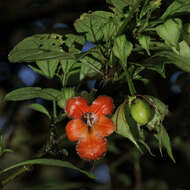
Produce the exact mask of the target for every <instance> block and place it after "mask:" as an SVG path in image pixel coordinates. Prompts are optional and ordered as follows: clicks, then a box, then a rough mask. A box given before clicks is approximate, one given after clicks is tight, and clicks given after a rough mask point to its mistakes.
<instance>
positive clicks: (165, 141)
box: [155, 125, 175, 163]
mask: <svg viewBox="0 0 190 190" xmlns="http://www.w3.org/2000/svg"><path fill="white" fill-rule="evenodd" d="M157 132H158V133H157V134H156V135H155V138H156V139H157V140H158V142H159V148H160V153H161V154H162V147H164V148H165V149H166V150H167V153H168V155H169V156H170V158H171V159H172V160H173V162H174V163H175V158H174V156H173V153H172V148H171V142H170V138H169V136H168V133H167V131H166V129H165V128H164V126H163V125H159V126H157Z"/></svg>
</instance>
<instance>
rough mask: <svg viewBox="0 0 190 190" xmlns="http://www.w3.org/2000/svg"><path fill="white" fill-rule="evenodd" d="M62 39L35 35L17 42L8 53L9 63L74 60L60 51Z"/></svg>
mask: <svg viewBox="0 0 190 190" xmlns="http://www.w3.org/2000/svg"><path fill="white" fill-rule="evenodd" d="M62 45H63V39H62V36H61V35H58V34H36V35H33V36H30V37H27V38H25V39H24V40H22V41H21V42H19V43H18V44H17V45H16V46H15V47H14V49H13V50H12V51H11V52H10V53H9V60H10V62H13V63H15V62H34V61H41V60H48V59H57V58H64V59H75V55H72V54H69V53H67V52H65V51H64V50H63V49H62V47H61V46H62Z"/></svg>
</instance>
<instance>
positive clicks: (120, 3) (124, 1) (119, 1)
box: [106, 0, 129, 12]
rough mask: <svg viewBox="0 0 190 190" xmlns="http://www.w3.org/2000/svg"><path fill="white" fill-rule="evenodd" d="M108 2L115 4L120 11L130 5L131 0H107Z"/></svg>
mask: <svg viewBox="0 0 190 190" xmlns="http://www.w3.org/2000/svg"><path fill="white" fill-rule="evenodd" d="M106 2H107V3H109V4H111V5H113V6H114V7H115V8H116V9H117V10H118V11H120V12H122V11H123V9H124V8H125V7H127V6H128V5H129V0H106Z"/></svg>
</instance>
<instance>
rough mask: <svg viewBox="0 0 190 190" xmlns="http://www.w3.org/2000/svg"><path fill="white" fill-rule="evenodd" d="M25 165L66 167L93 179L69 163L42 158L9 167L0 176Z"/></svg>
mask: <svg viewBox="0 0 190 190" xmlns="http://www.w3.org/2000/svg"><path fill="white" fill-rule="evenodd" d="M25 165H46V166H58V167H66V168H71V169H74V170H77V171H79V172H81V173H83V174H85V175H87V176H88V177H90V178H92V179H94V178H95V176H94V175H93V174H92V173H91V172H87V171H85V170H82V169H79V168H77V167H76V166H74V165H73V164H71V163H70V162H67V161H62V160H55V159H47V158H42V159H34V160H27V161H23V162H19V163H17V164H15V165H13V166H10V167H8V168H5V169H3V170H1V171H0V174H3V173H5V172H7V171H9V170H12V169H15V168H17V167H21V166H25Z"/></svg>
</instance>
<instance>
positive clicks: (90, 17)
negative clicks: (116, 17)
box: [74, 11, 113, 43]
mask: <svg viewBox="0 0 190 190" xmlns="http://www.w3.org/2000/svg"><path fill="white" fill-rule="evenodd" d="M112 16H113V13H111V12H106V11H95V12H92V13H83V14H82V15H81V16H80V18H79V19H77V20H76V21H75V23H74V27H75V29H76V31H77V32H79V33H85V36H86V40H88V41H89V42H93V43H94V42H97V41H99V40H101V39H102V37H103V28H104V26H105V25H106V24H107V23H109V22H110V18H111V17H112Z"/></svg>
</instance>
